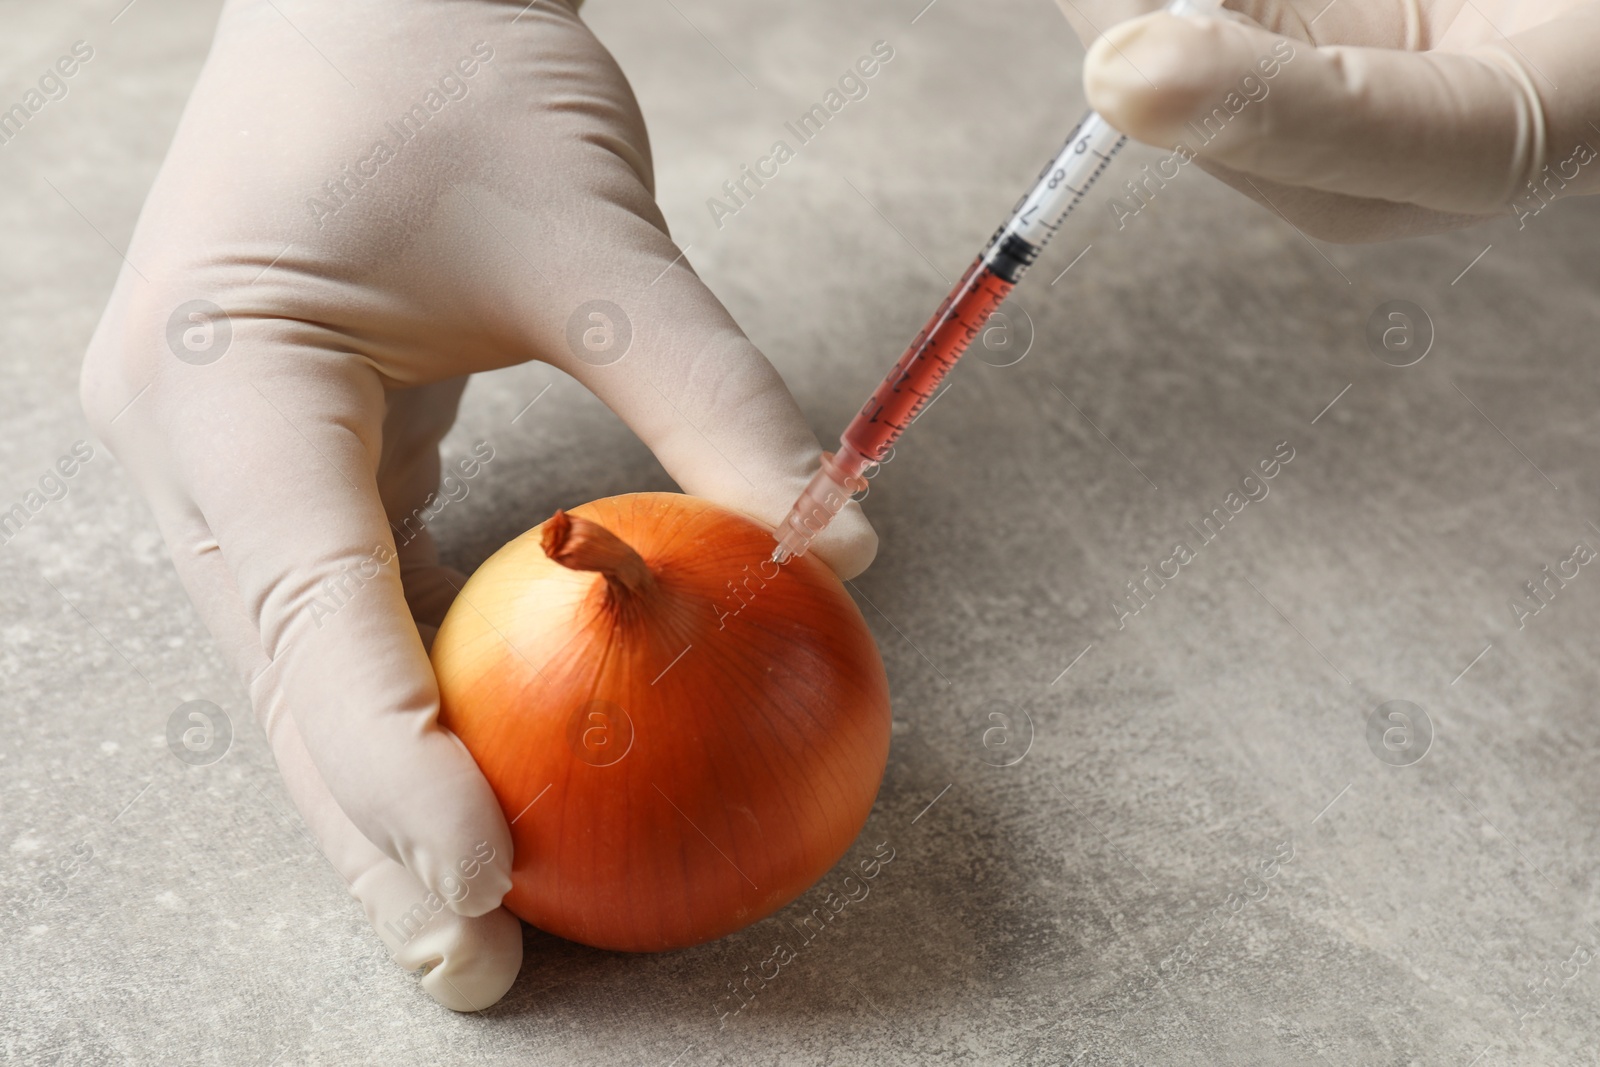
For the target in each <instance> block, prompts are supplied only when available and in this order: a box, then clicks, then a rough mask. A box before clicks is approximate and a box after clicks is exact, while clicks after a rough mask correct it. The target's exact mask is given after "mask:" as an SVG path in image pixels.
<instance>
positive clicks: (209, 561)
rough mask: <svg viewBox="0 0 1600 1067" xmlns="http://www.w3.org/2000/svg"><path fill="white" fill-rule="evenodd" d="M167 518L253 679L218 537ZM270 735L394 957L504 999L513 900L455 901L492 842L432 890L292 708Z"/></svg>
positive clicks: (427, 978)
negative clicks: (486, 907) (344, 784)
mask: <svg viewBox="0 0 1600 1067" xmlns="http://www.w3.org/2000/svg"><path fill="white" fill-rule="evenodd" d="M158 521H159V523H160V525H161V529H162V534H163V536H164V537H165V538H166V540H167V543H168V545H169V546H170V547H171V549H172V555H173V562H174V565H175V567H176V570H177V573H178V578H179V580H180V581H181V582H182V583H183V586H184V589H185V590H186V591H187V592H188V594H189V599H190V600H192V601H193V602H194V604H195V607H196V609H197V610H198V611H199V612H200V616H201V619H202V620H203V621H204V623H205V625H206V628H207V629H208V630H209V631H210V632H211V634H212V635H213V637H214V638H215V639H216V641H217V643H218V644H219V646H221V648H222V651H223V653H224V655H225V656H227V658H228V660H229V661H230V662H231V663H232V665H233V666H234V668H235V669H236V670H238V671H239V672H240V673H241V675H243V676H244V678H245V680H246V681H248V680H249V678H251V677H253V676H254V675H255V674H256V673H258V672H259V671H260V670H261V669H262V668H263V667H265V666H266V664H267V659H266V656H265V655H264V653H263V652H262V650H261V642H260V639H259V636H258V634H257V632H256V629H255V627H254V626H253V625H252V624H251V622H250V620H249V618H248V617H247V615H246V613H245V610H244V604H243V602H242V601H241V600H240V598H239V593H238V591H237V589H235V587H234V584H233V576H232V574H230V573H229V571H228V565H227V563H226V562H224V560H223V558H222V554H221V552H220V550H219V549H218V547H217V543H216V541H215V539H213V538H212V537H211V535H210V531H209V530H208V529H206V527H205V523H204V522H203V521H201V519H200V516H199V513H198V512H197V511H194V510H193V509H170V508H164V509H162V512H161V514H159V515H158ZM268 742H269V743H270V744H271V746H272V753H273V758H274V759H275V760H276V762H277V764H278V770H279V772H280V773H281V774H282V776H283V782H284V787H285V789H286V790H287V792H288V794H289V799H290V801H291V802H292V803H293V804H294V806H295V809H296V810H297V811H299V813H300V817H301V818H302V819H303V820H304V821H305V824H306V827H307V829H308V830H309V831H310V834H311V838H312V840H314V841H315V842H316V844H317V847H318V849H319V850H321V852H322V854H323V855H324V856H326V857H327V859H328V862H329V863H331V864H332V865H333V867H334V870H336V871H337V872H338V873H339V876H340V877H341V878H343V879H344V881H345V884H346V885H347V886H348V887H349V889H350V892H351V893H352V894H353V895H354V896H355V897H356V899H357V900H359V901H360V902H361V905H362V907H363V909H365V911H366V914H367V918H368V919H369V920H370V921H371V923H372V927H373V929H374V930H375V931H376V932H377V934H378V936H379V937H380V938H381V939H382V940H383V942H384V944H385V945H386V946H387V947H388V949H389V953H390V955H391V956H392V957H393V958H394V959H395V961H396V962H397V963H399V964H400V965H401V966H402V967H404V968H406V969H407V970H410V971H414V970H417V969H419V968H423V967H427V968H429V969H428V971H427V973H426V974H425V975H424V977H423V979H422V986H423V988H424V989H426V990H427V991H428V993H429V994H431V995H432V996H433V997H434V999H436V1000H438V1001H439V1002H440V1003H441V1004H443V1005H445V1006H446V1007H448V1008H453V1009H454V1010H456V1011H476V1010H480V1009H482V1008H486V1007H488V1006H489V1005H491V1004H493V1003H494V1002H495V1001H497V1000H499V999H500V997H501V996H502V995H504V993H505V991H506V990H507V989H509V988H510V987H511V983H512V982H513V981H514V980H515V979H516V976H517V971H518V969H519V968H520V966H521V962H522V931H521V928H520V926H519V925H518V923H517V921H516V919H515V917H513V916H511V915H510V914H509V913H508V912H506V911H505V909H504V908H496V909H494V910H492V911H489V912H487V913H486V914H484V915H481V916H479V917H477V918H468V917H466V916H464V915H461V914H459V913H458V912H457V911H456V910H454V908H452V907H449V906H447V905H448V904H449V903H450V902H451V901H453V900H457V899H464V898H466V897H468V896H470V895H471V894H472V893H473V892H474V891H475V889H476V888H477V885H476V883H477V882H478V881H479V880H480V876H481V875H482V874H483V872H484V870H485V868H484V864H485V863H486V862H488V861H490V860H492V859H493V858H494V857H493V854H492V849H493V846H491V845H489V844H488V843H487V842H480V843H477V844H475V845H474V846H473V847H471V848H470V849H467V848H464V849H463V855H462V857H461V858H460V859H458V860H457V863H456V870H455V871H454V872H453V873H452V874H451V876H450V878H449V880H448V881H445V882H444V883H443V885H442V888H443V890H444V891H445V893H446V894H447V896H440V895H439V894H437V893H433V892H430V891H429V890H428V889H427V888H426V887H424V886H423V885H422V883H421V882H419V881H418V880H417V879H416V877H415V876H413V875H412V874H411V872H409V871H407V870H406V869H405V868H404V867H402V866H400V865H399V864H398V863H396V862H394V861H393V860H392V859H390V858H389V857H388V856H385V855H384V854H383V853H382V852H380V851H378V849H377V848H376V847H375V846H374V845H373V844H372V842H370V841H368V840H367V839H366V838H365V837H364V836H362V834H361V831H360V830H358V829H357V828H356V826H355V824H354V823H352V822H351V821H350V820H349V818H348V817H347V816H346V815H345V814H344V812H343V811H342V810H341V809H340V808H339V805H338V803H337V802H336V801H335V800H334V798H333V796H332V794H331V793H329V792H328V787H327V785H326V784H325V783H324V782H323V781H322V778H321V775H320V774H319V773H318V772H317V769H316V767H315V765H314V764H313V763H312V761H311V756H310V754H309V753H308V752H307V751H306V748H305V744H304V742H303V741H302V740H301V737H300V731H299V728H298V727H297V726H296V725H295V722H294V719H293V718H292V717H290V716H279V717H278V718H277V719H276V720H275V721H274V722H273V728H272V729H271V730H270V731H269V732H268Z"/></svg>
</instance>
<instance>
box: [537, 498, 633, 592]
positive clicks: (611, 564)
mask: <svg viewBox="0 0 1600 1067" xmlns="http://www.w3.org/2000/svg"><path fill="white" fill-rule="evenodd" d="M540 544H541V545H542V546H543V548H544V554H545V555H547V556H549V557H550V558H551V559H552V560H554V561H555V562H557V563H559V564H561V565H562V566H563V567H568V568H571V569H572V570H575V571H598V572H599V573H600V574H602V575H604V576H605V579H606V590H607V592H608V593H609V594H610V599H611V601H612V603H615V604H621V603H624V602H626V601H627V600H628V599H629V598H632V597H643V596H645V595H647V594H649V593H651V592H652V591H654V589H655V586H656V578H655V575H654V574H652V573H650V567H649V565H648V564H646V563H645V561H644V557H642V556H640V555H639V553H637V552H635V551H634V550H633V547H632V546H631V545H629V544H628V543H627V542H626V541H624V540H623V539H622V538H620V537H618V536H617V535H616V534H614V533H612V532H611V531H610V530H608V529H606V528H605V527H604V526H601V525H600V524H599V523H597V522H591V521H590V520H588V519H585V518H582V517H579V516H576V515H569V514H567V513H566V512H565V511H560V510H558V511H557V512H556V513H555V514H554V515H552V516H550V521H549V522H546V523H545V524H544V535H543V538H542V539H541V541H540Z"/></svg>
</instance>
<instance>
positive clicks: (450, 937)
mask: <svg viewBox="0 0 1600 1067" xmlns="http://www.w3.org/2000/svg"><path fill="white" fill-rule="evenodd" d="M272 750H273V755H274V756H275V757H276V759H277V762H278V769H279V770H280V772H281V773H282V774H283V781H284V785H285V787H286V788H287V789H288V791H289V795H290V797H291V798H292V799H293V801H294V804H295V807H296V808H297V809H299V811H300V813H301V815H302V816H303V817H304V818H305V820H306V823H307V825H308V826H309V827H310V828H311V832H312V835H313V837H314V838H315V839H316V841H317V843H318V846H319V847H320V848H321V849H322V852H323V854H324V855H325V856H327V857H328V859H329V860H330V861H331V862H332V863H333V866H334V869H335V870H337V871H338V872H339V875H340V876H341V877H342V878H343V879H344V880H345V882H346V884H347V885H348V886H349V888H350V893H351V895H352V896H354V897H355V898H356V899H357V900H359V901H360V902H361V906H362V909H363V910H365V912H366V914H367V920H368V921H369V922H371V923H372V928H373V930H374V931H376V932H377V934H378V937H379V938H381V939H382V941H383V943H384V946H385V947H386V948H387V949H388V950H389V955H390V957H391V958H392V959H393V960H394V961H395V962H396V963H398V964H399V965H400V966H401V967H404V968H405V969H406V970H408V971H416V970H419V969H422V970H423V971H424V973H423V976H422V983H421V984H422V988H423V989H425V990H427V991H428V993H429V995H431V996H432V997H433V998H434V999H435V1000H437V1001H438V1002H439V1003H441V1004H443V1005H444V1006H445V1007H447V1008H451V1009H453V1010H455V1011H482V1010H483V1009H484V1008H487V1007H489V1006H490V1005H492V1004H494V1003H495V1002H496V1001H498V1000H499V999H500V998H501V997H502V996H504V995H505V992H506V990H508V989H510V988H511V985H512V983H513V982H515V981H516V978H517V972H518V971H519V970H520V969H521V967H522V926H521V924H520V923H519V922H518V921H517V919H516V917H515V916H514V915H512V914H511V913H510V912H508V911H506V909H505V908H503V907H499V906H498V900H499V894H498V893H497V892H496V891H495V890H494V888H493V887H492V883H493V880H494V875H493V864H494V862H495V860H496V859H497V858H499V857H498V856H497V854H496V852H495V849H494V846H493V845H491V844H490V843H489V842H487V841H479V842H476V843H473V844H471V845H470V846H467V844H466V842H463V845H464V846H466V847H463V849H462V850H461V855H460V856H458V857H457V858H456V860H455V867H454V870H452V871H450V872H448V873H447V874H445V875H444V876H443V878H442V879H441V880H440V884H439V885H437V886H435V887H434V888H432V889H430V888H429V887H427V886H425V885H423V884H422V883H421V882H420V881H418V880H417V878H416V876H415V875H413V874H412V873H411V872H410V871H408V870H407V869H406V868H404V867H402V866H401V865H400V864H398V863H396V862H395V861H394V860H392V859H390V858H389V857H388V856H386V855H384V854H383V853H382V852H380V851H378V849H377V848H376V847H374V846H373V844H372V842H370V841H368V840H367V839H366V837H365V836H363V834H362V833H361V831H360V830H359V829H357V827H356V825H355V824H354V823H352V822H351V821H350V820H349V819H348V818H347V817H346V816H345V814H344V812H343V810H342V809H341V808H340V807H339V805H338V803H337V802H336V801H335V800H334V798H333V796H332V794H331V793H329V792H328V788H327V786H326V784H325V783H324V782H323V781H322V778H321V776H320V775H319V774H318V772H317V769H316V766H315V765H314V763H313V762H312V759H311V755H310V753H309V752H307V751H306V748H305V745H304V742H303V741H302V740H301V737H300V731H299V727H298V726H297V725H296V724H295V722H294V721H293V720H292V719H288V718H285V720H284V721H283V723H282V725H281V727H280V728H279V729H278V730H277V731H276V732H275V734H274V736H273V738H272ZM506 858H507V859H509V856H507V857H506ZM485 882H488V883H491V885H490V887H489V888H488V889H487V890H485V888H484V886H483V885H482V883H485ZM484 893H487V895H488V896H490V897H492V898H493V899H494V902H495V903H494V904H491V905H488V906H487V910H481V907H480V906H478V905H470V904H469V902H470V901H471V900H472V898H473V896H474V895H482V894H484Z"/></svg>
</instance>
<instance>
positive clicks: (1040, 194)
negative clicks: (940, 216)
mask: <svg viewBox="0 0 1600 1067" xmlns="http://www.w3.org/2000/svg"><path fill="white" fill-rule="evenodd" d="M1126 141H1127V138H1126V137H1124V136H1123V135H1122V133H1121V132H1120V131H1119V130H1117V129H1116V128H1115V127H1114V126H1112V125H1111V124H1110V123H1109V122H1107V121H1106V120H1105V119H1103V118H1101V117H1100V115H1099V114H1098V113H1097V112H1093V111H1091V112H1089V113H1088V114H1087V115H1085V116H1084V117H1083V121H1082V122H1080V123H1078V128H1077V129H1075V130H1073V131H1072V136H1071V137H1069V138H1067V143H1066V144H1064V145H1062V146H1061V151H1060V152H1058V153H1056V157H1055V158H1054V159H1052V160H1051V161H1050V162H1049V163H1048V164H1046V166H1045V168H1044V170H1043V171H1041V172H1040V174H1039V180H1038V181H1037V182H1035V183H1034V186H1033V188H1032V189H1030V190H1028V192H1027V193H1026V194H1025V195H1024V196H1023V198H1022V199H1021V200H1020V201H1018V202H1017V207H1016V210H1015V211H1013V212H1012V213H1011V218H1010V219H1009V220H1007V222H1006V224H1005V225H1004V226H1003V227H1001V230H1000V232H999V233H998V234H997V235H996V236H995V240H994V241H993V242H992V243H991V244H990V250H991V252H993V253H998V252H999V251H1000V250H1001V248H1002V247H1003V246H1004V244H1005V243H1006V241H1007V240H1008V239H1010V240H1012V241H1013V245H1014V244H1015V242H1016V241H1021V242H1024V243H1025V244H1026V245H1027V247H1028V249H1029V250H1030V251H1031V255H1030V256H1029V257H1028V258H1027V260H1026V262H1025V263H1024V269H1026V265H1027V263H1032V262H1033V258H1032V257H1033V256H1037V255H1038V254H1039V250H1040V249H1042V248H1043V247H1044V246H1045V244H1046V243H1047V242H1048V241H1049V240H1050V238H1051V237H1053V236H1054V235H1055V232H1056V230H1058V229H1059V228H1060V227H1061V220H1062V219H1064V218H1066V217H1067V215H1068V214H1070V213H1071V211H1072V209H1073V208H1075V207H1077V206H1078V203H1079V201H1081V200H1082V199H1083V198H1084V196H1085V195H1087V194H1088V192H1089V187H1090V186H1092V185H1093V184H1094V183H1095V180H1096V179H1097V178H1099V177H1100V175H1101V173H1102V172H1103V171H1104V170H1105V169H1106V167H1108V166H1110V164H1111V159H1112V157H1113V156H1115V155H1116V154H1117V150H1118V149H1120V148H1121V147H1122V146H1123V144H1124V143H1126ZM1017 273H1018V275H1019V277H1020V274H1021V272H1020V271H1018V272H1017ZM1012 280H1016V279H1012Z"/></svg>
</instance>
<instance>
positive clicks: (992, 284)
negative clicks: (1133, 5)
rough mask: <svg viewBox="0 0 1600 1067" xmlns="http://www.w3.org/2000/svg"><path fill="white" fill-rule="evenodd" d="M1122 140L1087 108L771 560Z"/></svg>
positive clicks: (855, 471) (954, 348) (864, 466)
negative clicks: (1069, 135) (1075, 127)
mask: <svg viewBox="0 0 1600 1067" xmlns="http://www.w3.org/2000/svg"><path fill="white" fill-rule="evenodd" d="M1215 6H1216V0H1173V2H1172V3H1170V4H1168V5H1167V8H1166V10H1167V11H1168V12H1169V13H1171V14H1174V15H1194V14H1203V13H1205V12H1207V11H1210V10H1212V9H1213V8H1214V7H1215ZM1126 142H1127V138H1126V137H1124V136H1123V135H1122V134H1121V133H1119V132H1118V131H1117V130H1116V129H1115V128H1114V127H1112V126H1111V125H1110V124H1109V123H1107V122H1106V120H1105V119H1103V118H1101V117H1100V116H1099V115H1098V114H1096V113H1095V112H1093V111H1091V112H1089V113H1088V114H1087V115H1085V116H1084V118H1083V121H1082V122H1080V123H1078V128H1077V129H1075V130H1073V131H1072V136H1071V137H1070V138H1068V139H1067V143H1066V145H1065V146H1064V147H1063V148H1062V149H1061V152H1060V153H1059V154H1058V155H1057V156H1056V158H1055V159H1053V160H1051V161H1050V164H1049V165H1048V166H1046V167H1045V169H1044V172H1043V173H1042V174H1040V175H1039V180H1038V181H1037V182H1036V183H1035V184H1034V187H1033V189H1032V190H1030V191H1029V192H1028V194H1027V195H1026V196H1024V197H1023V198H1022V200H1021V201H1020V202H1019V203H1018V205H1017V208H1016V210H1015V211H1014V212H1013V213H1012V215H1011V217H1010V218H1009V219H1007V220H1006V222H1005V224H1004V225H1002V226H1001V227H1000V229H999V230H998V231H996V232H995V235H994V237H993V238H991V239H990V241H989V244H988V246H987V247H985V248H984V250H983V252H982V253H981V254H980V255H979V256H978V258H977V259H976V260H974V261H973V263H972V266H970V267H968V268H967V270H966V273H965V274H963V275H962V276H961V280H960V281H958V282H957V283H956V285H955V288H954V289H952V290H951V291H950V295H949V296H947V297H945V299H944V303H942V304H940V305H939V309H938V310H937V311H935V312H934V314H933V318H931V319H929V320H928V324H927V325H926V326H924V327H923V328H922V332H921V333H919V334H917V337H916V339H915V340H914V341H912V342H911V347H910V348H908V349H907V350H906V353H905V355H903V356H901V357H900V362H898V363H896V364H895V366H894V369H893V370H891V371H890V372H889V374H888V376H887V377H886V378H884V379H883V381H882V382H881V383H880V384H879V385H878V388H877V389H876V390H875V391H874V392H873V394H872V396H871V397H870V398H869V399H868V400H867V403H866V405H865V406H864V407H863V408H862V409H861V411H860V413H859V414H857V415H856V417H855V418H854V419H852V420H851V422H850V425H849V427H848V428H846V430H845V432H844V435H843V436H842V437H841V438H840V439H839V449H838V451H836V452H824V453H823V454H822V467H821V469H819V470H818V471H817V473H816V474H815V475H814V476H813V477H812V479H811V482H810V484H809V485H807V486H806V488H805V491H804V492H803V493H801V494H800V499H799V500H798V501H796V502H795V505H794V507H793V508H792V509H790V511H789V514H788V516H787V517H786V518H785V519H784V520H783V522H782V524H780V525H779V527H778V530H777V533H776V537H777V541H778V547H777V549H776V550H775V551H774V552H773V553H772V558H773V559H774V560H775V561H777V562H778V563H783V562H785V561H786V560H788V559H790V558H791V557H793V556H801V555H804V554H805V552H806V549H808V548H809V547H810V546H811V541H812V539H813V538H814V537H816V536H817V534H819V533H821V532H822V530H823V529H824V528H825V527H826V526H827V525H828V523H829V522H831V521H832V520H833V517H834V516H835V515H837V514H839V511H840V509H842V508H843V507H844V505H845V503H846V501H848V500H849V499H850V497H851V495H852V494H855V493H859V492H862V491H863V490H865V489H866V487H867V483H866V478H865V473H866V471H868V470H869V469H871V468H872V467H873V466H874V465H876V464H878V463H881V462H882V461H883V460H884V458H885V457H887V456H888V454H889V452H890V450H891V449H892V448H893V447H894V443H895V442H896V441H897V440H899V439H900V435H901V434H902V433H904V432H905V430H906V427H908V426H910V425H911V423H912V421H913V420H915V419H916V417H917V415H918V414H919V413H920V412H921V411H922V409H923V408H924V407H926V406H927V404H928V402H929V401H930V400H932V399H933V397H934V395H935V394H936V393H937V392H938V390H939V383H940V382H942V381H943V380H944V378H945V375H947V374H949V373H950V371H951V369H952V368H954V367H955V365H956V361H957V360H959V359H960V358H961V356H962V354H963V353H965V352H966V350H967V347H968V346H969V345H971V344H972V341H973V339H974V338H975V337H977V336H978V334H979V333H980V332H981V331H982V330H983V328H984V326H985V324H986V323H987V322H988V321H989V316H990V315H992V314H994V312H995V311H996V310H997V309H998V308H999V307H1000V305H1001V304H1002V303H1004V302H1005V299H1006V297H1007V296H1008V295H1009V294H1010V293H1011V290H1012V289H1014V288H1016V285H1017V282H1019V281H1021V280H1022V275H1023V273H1024V272H1025V271H1026V270H1027V269H1028V267H1029V266H1031V265H1032V264H1033V261H1034V260H1035V259H1037V258H1038V256H1039V251H1040V249H1042V248H1043V247H1044V246H1045V244H1046V243H1047V242H1048V241H1049V240H1050V238H1051V237H1052V236H1054V234H1055V232H1056V230H1057V229H1059V228H1060V226H1061V223H1062V221H1063V220H1064V219H1065V218H1066V217H1067V215H1068V214H1069V213H1070V212H1071V211H1072V209H1073V208H1074V207H1076V206H1077V205H1078V202H1079V201H1081V200H1082V199H1083V197H1084V196H1085V194H1087V193H1088V191H1089V187H1090V186H1092V185H1093V184H1094V183H1095V181H1096V179H1098V178H1099V177H1100V175H1101V173H1102V172H1103V171H1104V170H1105V169H1106V166H1107V164H1109V163H1110V162H1111V158H1112V157H1113V156H1114V155H1116V153H1117V150H1118V149H1120V148H1121V147H1122V146H1123V144H1125V143H1126Z"/></svg>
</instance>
